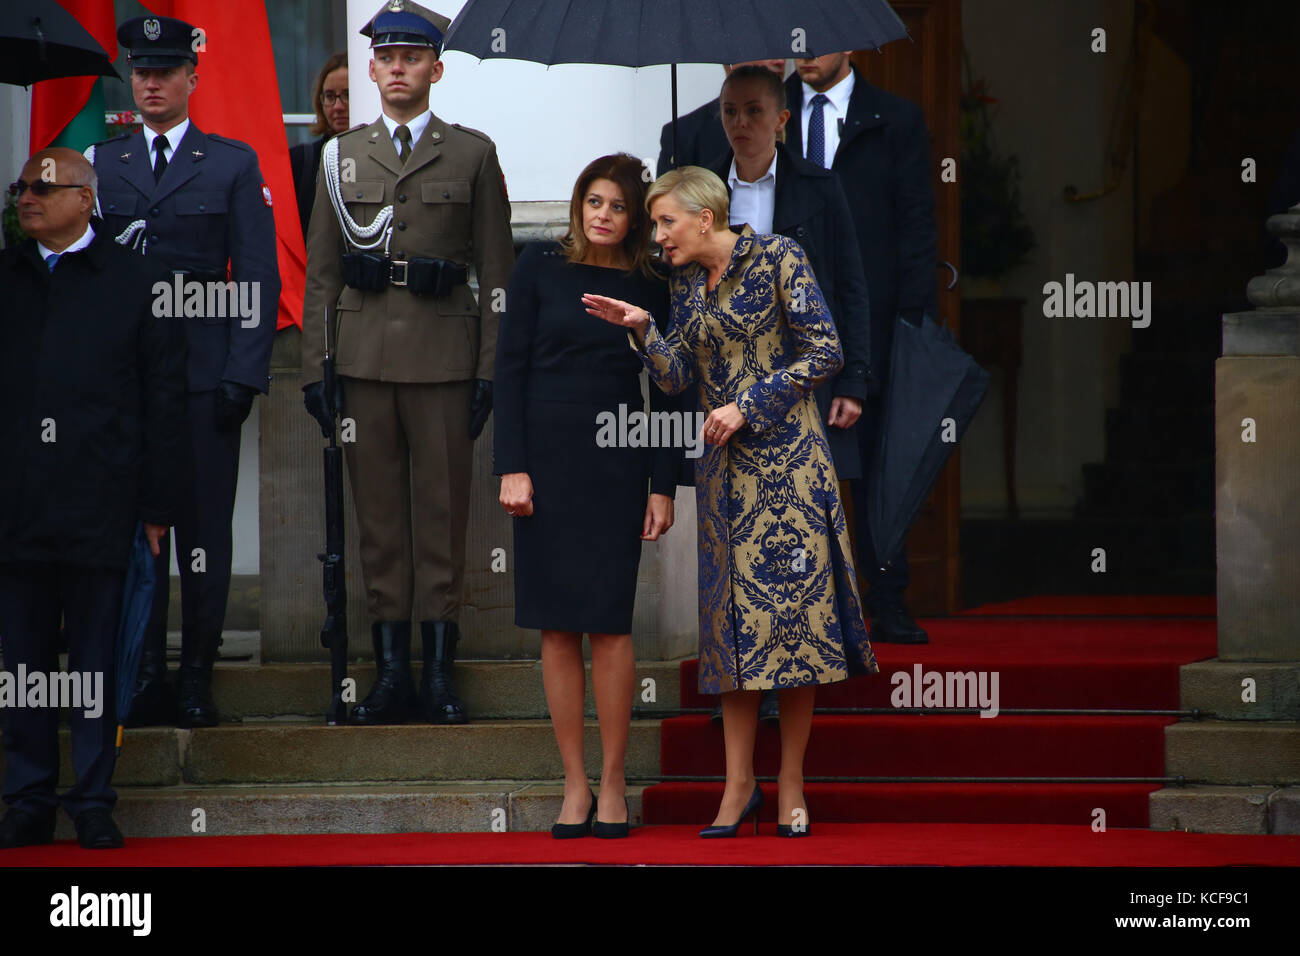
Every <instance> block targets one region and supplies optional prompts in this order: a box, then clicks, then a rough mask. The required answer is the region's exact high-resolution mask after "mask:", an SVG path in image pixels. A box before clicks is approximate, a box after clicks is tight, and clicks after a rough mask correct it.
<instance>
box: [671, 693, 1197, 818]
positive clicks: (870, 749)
mask: <svg viewBox="0 0 1300 956" xmlns="http://www.w3.org/2000/svg"><path fill="white" fill-rule="evenodd" d="M1173 722H1174V718H1172V717H1074V716H1070V717H1057V716H1037V715H1012V716H1009V715H1005V714H1003V715H1000V716H998V717H995V718H992V719H986V718H983V717H980V716H979V715H977V714H944V713H935V714H897V715H895V714H871V715H867V716H858V715H850V714H828V715H826V716H818V717H816V718H815V719H814V722H813V730H812V737H811V738H810V739H809V741H808V752H807V756H806V757H805V759H804V775H805V776H808V777H831V776H839V777H936V776H944V777H946V776H960V777H1047V776H1059V777H1159V776H1163V775H1164V740H1165V733H1164V730H1165V727H1166V726H1168V725H1169V724H1172V723H1173ZM780 743H781V738H780V735H779V732H778V730H777V728H776V727H773V726H765V727H763V728H762V729H761V730H760V731H759V735H758V740H757V742H756V743H755V745H754V772H755V773H757V774H758V775H759V776H760V777H762V776H776V772H777V770H778V769H780V765H781V749H780ZM660 746H661V752H660V760H661V762H662V769H663V774H664V776H666V777H671V776H688V775H689V776H695V777H699V776H709V775H711V774H721V773H722V771H723V746H722V727H721V725H720V724H713V723H711V722H710V720H709V718H708V717H706V716H704V715H703V714H701V715H698V716H694V715H692V716H689V717H675V718H673V719H672V720H665V721H664V722H663V736H662V740H661V745H660ZM810 799H811V798H810ZM859 819H866V818H859ZM647 821H649V818H647ZM653 822H655V823H659V822H661V821H659V820H658V819H656V820H654V821H653ZM706 822H707V821H706Z"/></svg>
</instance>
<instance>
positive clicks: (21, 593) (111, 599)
mask: <svg viewBox="0 0 1300 956" xmlns="http://www.w3.org/2000/svg"><path fill="white" fill-rule="evenodd" d="M125 583H126V572H125V571H117V570H111V569H108V568H85V567H76V566H73V565H66V564H30V565H13V564H5V565H0V650H3V652H4V664H5V669H6V670H7V671H9V672H10V673H11V674H15V675H16V674H17V673H18V670H19V667H20V666H21V667H23V668H24V669H25V671H26V673H27V674H29V675H30V674H32V673H33V672H38V671H39V672H42V673H44V674H47V675H49V674H52V673H54V672H55V671H56V670H58V637H59V620H60V618H62V620H63V624H64V632H65V634H66V636H67V640H68V671H69V673H72V672H80V673H82V674H102V675H103V679H102V683H100V685H99V687H100V690H101V692H100V697H99V704H100V706H101V708H102V710H101V712H100V713H99V715H98V716H96V717H88V716H86V710H87V708H86V707H84V706H83V707H72V708H71V710H70V717H71V724H72V769H73V773H74V774H75V775H76V782H75V783H74V784H73V786H72V789H70V790H68V791H67V792H66V793H64V794H63V795H62V797H56V796H55V793H54V788H55V785H56V784H57V783H58V779H59V736H58V729H59V712H58V708H57V703H58V702H57V701H53V702H49V701H47V703H53V704H54V705H55V706H44V707H25V706H24V707H13V708H9V709H6V710H5V715H4V716H5V729H4V749H5V775H4V802H5V803H6V804H8V805H9V806H11V807H16V808H18V809H19V810H24V811H27V812H29V813H36V814H48V813H51V812H53V811H54V810H56V809H57V808H58V806H59V804H60V803H62V805H63V807H64V809H66V810H67V811H68V813H69V814H70V815H71V816H73V817H75V816H76V815H77V814H79V813H81V812H82V811H83V810H90V809H93V808H103V809H105V810H112V809H113V805H114V803H116V802H117V794H116V793H115V792H114V791H113V788H112V787H111V786H110V785H109V784H110V781H111V780H112V777H113V764H114V761H115V757H114V742H115V737H116V733H117V715H116V708H115V707H114V695H115V693H116V686H117V682H116V648H115V642H116V637H117V628H118V619H119V617H120V615H121V613H122V588H123V587H124V585H125ZM20 690H22V688H20Z"/></svg>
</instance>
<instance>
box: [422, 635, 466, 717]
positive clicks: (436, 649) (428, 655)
mask: <svg viewBox="0 0 1300 956" xmlns="http://www.w3.org/2000/svg"><path fill="white" fill-rule="evenodd" d="M420 637H421V638H422V639H423V643H424V673H423V675H421V679H420V714H421V716H422V717H423V718H424V719H425V720H426V721H428V722H429V723H431V724H468V723H469V716H468V715H467V714H466V713H465V708H464V706H462V704H461V702H460V700H459V699H458V698H457V697H456V694H455V692H454V691H453V690H452V689H451V666H452V664H453V662H454V661H455V660H456V641H457V639H458V638H459V637H460V632H459V629H458V628H457V627H456V625H455V624H454V623H453V622H451V621H421V622H420Z"/></svg>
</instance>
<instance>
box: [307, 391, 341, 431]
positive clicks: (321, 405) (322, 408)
mask: <svg viewBox="0 0 1300 956" xmlns="http://www.w3.org/2000/svg"><path fill="white" fill-rule="evenodd" d="M342 398H343V396H342V389H341V388H340V389H336V390H335V394H334V405H335V407H337V408H338V409H339V411H340V412H342V410H343V407H342V406H343V401H342ZM302 403H303V404H304V405H306V406H307V411H309V412H311V417H312V418H314V419H316V422H317V423H318V424H319V425H320V430H321V434H322V435H323V436H325V437H326V438H329V437H330V435H333V434H334V408H331V407H330V402H329V399H328V398H327V397H326V395H325V383H324V382H309V383H308V384H306V385H304V386H303V387H302Z"/></svg>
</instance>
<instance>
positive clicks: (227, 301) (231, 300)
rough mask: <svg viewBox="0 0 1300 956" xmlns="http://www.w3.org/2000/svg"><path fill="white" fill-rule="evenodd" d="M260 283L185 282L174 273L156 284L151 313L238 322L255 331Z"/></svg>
mask: <svg viewBox="0 0 1300 956" xmlns="http://www.w3.org/2000/svg"><path fill="white" fill-rule="evenodd" d="M261 285H262V284H261V283H260V282H256V281H253V282H216V281H211V280H209V281H207V282H200V281H199V280H198V279H190V280H188V281H186V279H185V276H184V275H182V274H180V273H177V274H176V275H174V276H173V277H172V281H171V282H155V283H154V286H153V297H154V298H153V314H154V315H156V316H158V317H159V318H168V319H171V318H180V317H187V318H205V319H232V318H238V319H240V323H239V325H240V327H241V328H245V329H255V328H257V326H258V325H259V324H260V323H261V321H262V288H261Z"/></svg>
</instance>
